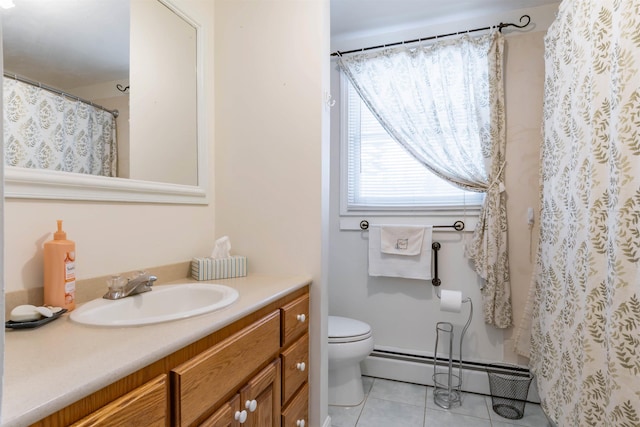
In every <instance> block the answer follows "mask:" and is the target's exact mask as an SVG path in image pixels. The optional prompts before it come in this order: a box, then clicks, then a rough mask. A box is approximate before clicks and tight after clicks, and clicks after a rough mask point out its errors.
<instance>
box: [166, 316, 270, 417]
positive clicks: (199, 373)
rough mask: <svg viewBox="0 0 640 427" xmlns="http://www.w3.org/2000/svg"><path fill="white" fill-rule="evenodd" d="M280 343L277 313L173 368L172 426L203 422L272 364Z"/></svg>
mask: <svg viewBox="0 0 640 427" xmlns="http://www.w3.org/2000/svg"><path fill="white" fill-rule="evenodd" d="M279 343H280V313H279V312H277V311H276V312H273V313H271V314H269V315H267V316H265V317H264V318H262V319H260V320H258V321H257V322H255V323H253V324H251V325H250V326H248V327H246V328H244V329H243V330H242V331H240V332H238V333H237V334H234V335H232V336H230V337H229V338H227V339H225V340H224V341H222V342H221V343H219V344H216V345H215V346H213V347H211V348H210V349H209V350H206V351H204V352H202V353H200V354H199V355H197V356H195V357H194V358H192V359H190V360H188V361H187V362H185V363H183V364H182V365H180V366H178V367H176V368H174V369H173V370H172V371H171V381H172V388H173V392H174V396H173V400H174V413H173V416H174V417H175V419H174V425H176V426H183V427H184V426H191V425H194V423H196V422H198V421H199V420H200V419H202V418H204V415H205V414H208V413H209V410H211V409H213V408H214V407H217V406H218V405H220V404H221V403H223V402H224V399H227V398H228V397H227V396H229V395H230V394H231V393H232V392H233V391H234V390H237V389H238V387H240V386H241V385H242V384H244V383H245V382H246V381H247V378H251V375H252V373H253V372H256V370H257V369H259V368H260V366H264V364H265V363H267V362H268V361H269V360H272V359H273V357H274V356H275V355H277V354H278V351H279V349H280V347H279ZM240 403H241V404H242V402H240Z"/></svg>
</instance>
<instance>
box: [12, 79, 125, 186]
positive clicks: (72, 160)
mask: <svg viewBox="0 0 640 427" xmlns="http://www.w3.org/2000/svg"><path fill="white" fill-rule="evenodd" d="M3 90H4V92H3V98H4V106H5V108H4V145H5V164H6V165H8V166H18V167H23V168H34V169H51V170H58V171H64V172H75V173H84V174H91V175H100V176H116V173H117V157H118V156H117V143H116V121H115V117H113V114H111V113H109V112H107V111H104V110H102V109H99V108H95V107H93V106H91V105H89V104H86V103H84V102H81V101H77V100H73V99H69V98H67V97H64V96H62V95H58V94H55V93H53V92H50V91H48V90H46V89H43V88H40V87H37V86H33V85H30V84H27V83H23V82H21V81H18V80H15V79H12V78H8V77H4V86H3Z"/></svg>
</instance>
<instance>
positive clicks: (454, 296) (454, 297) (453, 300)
mask: <svg viewBox="0 0 640 427" xmlns="http://www.w3.org/2000/svg"><path fill="white" fill-rule="evenodd" d="M461 310H462V292H460V291H447V290H445V289H443V290H442V291H441V292H440V311H450V312H452V313H460V311H461Z"/></svg>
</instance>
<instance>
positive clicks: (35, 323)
mask: <svg viewBox="0 0 640 427" xmlns="http://www.w3.org/2000/svg"><path fill="white" fill-rule="evenodd" d="M66 312H67V309H66V308H63V309H62V310H60V311H58V312H56V313H53V315H52V316H51V317H43V318H41V319H38V320H27V321H24V322H14V321H13V320H8V321H6V322H5V323H4V327H5V328H9V329H33V328H38V327H40V326H42V325H44V324H46V323H49V322H53V321H54V320H56V319H57V318H58V317H60V316H61V315H63V314H64V313H66Z"/></svg>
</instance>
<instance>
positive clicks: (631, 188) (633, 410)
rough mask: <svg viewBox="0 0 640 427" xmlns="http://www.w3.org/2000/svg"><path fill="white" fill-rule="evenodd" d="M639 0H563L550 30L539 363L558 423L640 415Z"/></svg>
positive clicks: (535, 350)
mask: <svg viewBox="0 0 640 427" xmlns="http://www.w3.org/2000/svg"><path fill="white" fill-rule="evenodd" d="M638 34H640V3H639V2H638V1H631V0H619V1H603V0H570V1H569V0H565V1H564V2H563V3H562V4H561V5H560V10H559V14H558V17H557V19H556V21H555V22H554V23H553V24H552V26H551V27H550V29H549V31H548V33H547V36H546V39H545V44H546V46H545V66H546V80H545V101H544V116H543V117H544V126H543V130H544V141H543V146H542V150H541V151H542V155H541V157H542V159H541V189H542V195H541V217H540V218H541V224H540V245H539V249H538V256H537V265H536V272H535V275H534V281H533V286H535V290H534V293H533V306H532V309H533V310H532V318H531V322H532V329H531V332H532V347H531V353H530V354H531V366H532V369H533V371H534V372H535V374H536V376H537V381H538V390H539V393H540V397H541V399H542V406H543V408H544V410H545V412H546V413H547V415H548V416H549V417H550V418H551V419H552V420H553V421H554V422H555V423H556V424H557V425H560V426H591V425H593V426H638V425H640V267H639V262H640V229H639V228H638V227H639V224H640V71H639V70H640V37H638Z"/></svg>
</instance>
